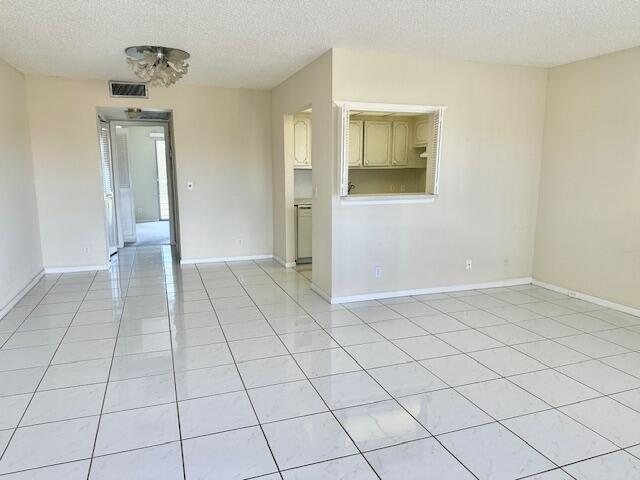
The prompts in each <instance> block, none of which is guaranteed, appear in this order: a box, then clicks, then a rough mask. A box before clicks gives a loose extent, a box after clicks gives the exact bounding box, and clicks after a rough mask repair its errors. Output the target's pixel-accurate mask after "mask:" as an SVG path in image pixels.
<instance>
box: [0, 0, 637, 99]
mask: <svg viewBox="0 0 640 480" xmlns="http://www.w3.org/2000/svg"><path fill="white" fill-rule="evenodd" d="M639 20H640V1H638V0H604V1H603V0H306V1H305V0H297V1H296V0H280V1H278V0H272V1H267V0H127V1H122V0H103V1H97V0H0V58H3V59H5V60H6V61H7V62H9V63H11V64H12V65H14V66H15V67H17V68H18V69H20V70H22V71H24V72H28V73H42V74H49V75H60V76H69V77H81V78H102V79H119V80H126V79H131V80H133V79H134V78H133V77H132V75H131V74H130V73H129V71H128V68H127V65H126V62H125V57H124V53H123V50H124V48H125V47H127V46H130V45H140V44H152V45H163V46H170V47H178V48H182V49H185V50H187V51H189V52H190V53H191V55H192V58H191V71H190V73H189V74H188V76H187V77H185V79H184V80H183V82H186V83H198V84H211V85H221V86H233V87H250V88H271V87H273V86H275V85H277V84H278V83H280V82H281V81H283V80H284V79H286V78H287V77H288V76H289V75H291V74H292V73H294V72H295V71H297V70H298V69H300V68H301V67H302V66H304V65H306V64H307V63H309V62H310V61H312V60H313V59H315V58H316V57H318V56H319V55H321V54H322V53H323V52H325V51H326V50H328V49H330V48H332V47H353V48H365V49H374V50H385V51H391V52H403V53H413V54H417V55H425V56H439V57H449V58H458V59H466V60H478V61H488V62H496V63H509V64H518V65H539V66H551V65H557V64H562V63H567V62H572V61H575V60H579V59H582V58H587V57H592V56H596V55H600V54H604V53H608V52H612V51H616V50H622V49H625V48H629V47H633V46H637V45H640V28H638V24H639Z"/></svg>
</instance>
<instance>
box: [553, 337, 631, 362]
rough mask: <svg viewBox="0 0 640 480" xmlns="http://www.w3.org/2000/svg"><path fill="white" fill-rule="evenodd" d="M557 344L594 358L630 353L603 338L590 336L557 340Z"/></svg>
mask: <svg viewBox="0 0 640 480" xmlns="http://www.w3.org/2000/svg"><path fill="white" fill-rule="evenodd" d="M556 342H558V343H561V344H562V345H566V346H567V347H569V348H572V349H574V350H576V351H578V352H581V353H584V354H585V355H588V356H590V357H593V358H599V357H607V356H609V355H619V354H622V353H627V352H628V351H629V350H627V349H626V348H624V347H621V346H620V345H616V344H615V343H611V342H607V341H606V340H602V339H601V338H598V337H596V336H594V335H589V334H584V335H572V336H570V337H562V338H557V339H556Z"/></svg>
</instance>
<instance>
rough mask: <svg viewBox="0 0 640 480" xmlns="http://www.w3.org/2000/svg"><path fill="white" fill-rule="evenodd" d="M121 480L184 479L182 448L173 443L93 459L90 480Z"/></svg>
mask: <svg viewBox="0 0 640 480" xmlns="http://www.w3.org/2000/svg"><path fill="white" fill-rule="evenodd" d="M117 478H135V479H136V480H156V479H159V478H162V479H166V480H179V479H182V478H184V475H183V472H182V452H181V449H180V444H179V443H178V442H175V443H169V444H166V445H159V446H157V447H148V448H143V449H140V450H132V451H129V452H122V453H116V454H114V455H106V456H104V457H96V458H94V459H93V462H92V463H91V474H90V475H89V480H113V479H117Z"/></svg>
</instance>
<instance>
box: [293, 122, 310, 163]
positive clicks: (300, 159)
mask: <svg viewBox="0 0 640 480" xmlns="http://www.w3.org/2000/svg"><path fill="white" fill-rule="evenodd" d="M293 166H294V168H311V119H310V118H309V117H302V116H297V115H296V116H295V117H294V118H293Z"/></svg>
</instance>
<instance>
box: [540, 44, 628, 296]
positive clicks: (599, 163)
mask: <svg viewBox="0 0 640 480" xmlns="http://www.w3.org/2000/svg"><path fill="white" fill-rule="evenodd" d="M639 85H640V48H635V49H632V50H627V51H624V52H619V53H615V54H612V55H607V56H604V57H599V58H594V59H590V60H585V61H581V62H578V63H573V64H570V65H565V66H561V67H556V68H552V69H551V70H550V72H549V85H548V93H547V111H546V120H545V136H544V151H543V164H542V174H541V182H540V202H539V207H538V210H539V213H538V226H537V231H536V250H535V263H534V270H533V273H534V277H535V278H536V279H538V280H541V281H544V282H548V283H552V284H555V285H558V286H561V287H564V288H568V289H570V290H574V291H578V292H582V293H586V294H588V295H593V296H596V297H600V298H603V299H606V300H609V301H612V302H615V303H620V304H624V305H627V306H630V307H635V308H640V89H639Z"/></svg>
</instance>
